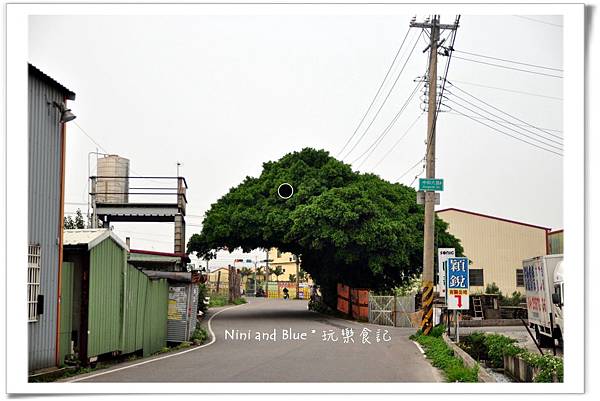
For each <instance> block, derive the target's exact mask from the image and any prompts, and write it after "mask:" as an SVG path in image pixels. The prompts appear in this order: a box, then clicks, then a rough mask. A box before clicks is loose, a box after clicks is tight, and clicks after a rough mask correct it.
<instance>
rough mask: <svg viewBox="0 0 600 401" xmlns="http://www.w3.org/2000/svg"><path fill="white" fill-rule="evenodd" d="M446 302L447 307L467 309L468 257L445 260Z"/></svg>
mask: <svg viewBox="0 0 600 401" xmlns="http://www.w3.org/2000/svg"><path fill="white" fill-rule="evenodd" d="M446 304H447V305H448V309H469V259H468V258H449V259H448V260H447V261H446Z"/></svg>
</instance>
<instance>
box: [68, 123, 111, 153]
mask: <svg viewBox="0 0 600 401" xmlns="http://www.w3.org/2000/svg"><path fill="white" fill-rule="evenodd" d="M73 124H75V126H76V127H77V128H79V129H80V130H81V132H83V134H84V135H85V136H87V137H88V138H89V140H90V141H92V142H93V143H94V144H95V145H96V146H98V148H100V150H102V151H103V152H104V153H110V152H109V151H108V150H106V149H105V148H104V147H103V146H102V145H100V144H99V143H98V142H96V140H95V139H94V138H92V136H91V135H90V134H88V133H87V132H86V131H85V130H84V129H83V128H81V126H80V125H79V124H77V122H76V121H73Z"/></svg>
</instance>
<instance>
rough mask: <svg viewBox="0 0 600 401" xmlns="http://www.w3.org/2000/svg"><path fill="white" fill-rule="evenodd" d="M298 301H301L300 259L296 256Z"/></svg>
mask: <svg viewBox="0 0 600 401" xmlns="http://www.w3.org/2000/svg"><path fill="white" fill-rule="evenodd" d="M294 256H296V299H300V257H299V256H298V255H297V254H296V255H294Z"/></svg>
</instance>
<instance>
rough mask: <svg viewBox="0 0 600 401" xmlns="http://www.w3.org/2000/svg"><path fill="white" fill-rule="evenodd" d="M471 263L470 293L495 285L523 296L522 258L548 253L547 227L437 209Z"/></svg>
mask: <svg viewBox="0 0 600 401" xmlns="http://www.w3.org/2000/svg"><path fill="white" fill-rule="evenodd" d="M436 213H437V215H438V217H440V218H441V219H442V220H444V221H445V222H447V223H448V224H449V227H448V231H449V232H450V233H451V234H453V235H454V236H455V237H457V238H458V239H460V241H461V244H462V246H463V248H464V253H465V256H467V257H468V258H469V260H471V264H470V266H469V269H470V274H469V277H470V285H471V292H474V293H477V292H484V291H485V286H486V285H488V284H491V283H496V285H497V286H498V287H499V288H500V290H501V291H502V293H503V294H504V295H511V294H512V293H513V292H514V291H519V292H520V293H521V294H524V293H525V287H524V285H523V268H522V262H523V259H527V258H531V257H534V256H540V255H546V254H547V253H548V239H547V235H548V232H549V231H550V229H549V228H546V227H540V226H535V225H532V224H527V223H522V222H518V221H513V220H507V219H503V218H500V217H494V216H488V215H485V214H480V213H475V212H469V211H466V210H460V209H455V208H450V209H443V210H438V211H437V212H436Z"/></svg>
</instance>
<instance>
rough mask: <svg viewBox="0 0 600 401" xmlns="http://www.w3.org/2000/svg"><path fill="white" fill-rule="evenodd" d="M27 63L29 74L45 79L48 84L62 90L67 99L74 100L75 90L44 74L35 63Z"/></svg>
mask: <svg viewBox="0 0 600 401" xmlns="http://www.w3.org/2000/svg"><path fill="white" fill-rule="evenodd" d="M28 64H29V74H30V75H35V76H37V77H38V78H40V79H41V80H43V81H46V82H48V83H49V84H51V85H52V86H54V87H56V88H57V89H58V90H60V91H61V92H63V94H64V95H65V96H66V98H67V99H69V100H75V92H73V91H72V90H70V89H67V88H66V87H65V86H63V85H61V84H60V83H59V82H58V81H56V80H55V79H54V78H52V77H51V76H49V75H47V74H45V73H44V72H43V71H42V70H40V69H39V68H37V67H36V66H35V65H33V64H31V63H28Z"/></svg>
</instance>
